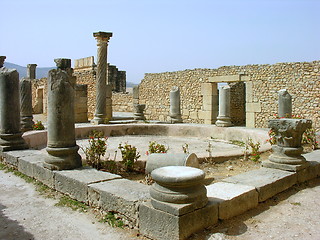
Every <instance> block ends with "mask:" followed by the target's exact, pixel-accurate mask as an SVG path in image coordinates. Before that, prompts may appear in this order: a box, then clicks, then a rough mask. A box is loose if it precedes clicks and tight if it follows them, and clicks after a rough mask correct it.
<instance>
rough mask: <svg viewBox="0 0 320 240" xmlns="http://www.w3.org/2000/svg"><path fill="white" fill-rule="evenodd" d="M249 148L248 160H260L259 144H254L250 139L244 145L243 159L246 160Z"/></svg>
mask: <svg viewBox="0 0 320 240" xmlns="http://www.w3.org/2000/svg"><path fill="white" fill-rule="evenodd" d="M249 147H250V148H251V154H249V155H250V160H251V161H254V162H257V161H258V160H259V159H260V152H259V149H260V142H257V143H254V142H253V141H252V139H251V138H248V140H247V142H246V145H245V151H244V158H245V159H247V158H248V152H247V151H248V150H249Z"/></svg>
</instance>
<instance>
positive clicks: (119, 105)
mask: <svg viewBox="0 0 320 240" xmlns="http://www.w3.org/2000/svg"><path fill="white" fill-rule="evenodd" d="M132 100H133V96H132V93H116V92H113V93H112V110H113V112H133V101H132Z"/></svg>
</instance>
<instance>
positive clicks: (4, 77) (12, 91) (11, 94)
mask: <svg viewBox="0 0 320 240" xmlns="http://www.w3.org/2000/svg"><path fill="white" fill-rule="evenodd" d="M4 60H5V57H3V56H2V57H1V58H0V66H1V68H0V114H1V117H0V150H1V151H11V150H19V149H26V148H28V145H27V144H26V143H25V141H24V139H23V138H22V132H21V129H20V96H19V73H18V72H17V71H16V70H15V69H7V68H4V67H2V66H3V62H4Z"/></svg>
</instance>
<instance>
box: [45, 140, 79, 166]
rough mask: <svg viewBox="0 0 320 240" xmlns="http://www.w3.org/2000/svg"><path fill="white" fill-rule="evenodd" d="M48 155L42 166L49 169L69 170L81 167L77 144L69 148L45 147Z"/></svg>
mask: <svg viewBox="0 0 320 240" xmlns="http://www.w3.org/2000/svg"><path fill="white" fill-rule="evenodd" d="M46 150H47V152H48V156H47V157H46V159H45V162H44V163H43V166H44V167H45V168H47V169H50V170H58V171H60V170H71V169H75V168H80V167H82V161H81V156H80V155H79V154H78V150H79V146H77V145H76V146H74V147H69V148H50V147H47V148H46Z"/></svg>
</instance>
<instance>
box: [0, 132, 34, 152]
mask: <svg viewBox="0 0 320 240" xmlns="http://www.w3.org/2000/svg"><path fill="white" fill-rule="evenodd" d="M28 148H29V146H28V144H27V143H26V142H25V141H24V139H23V138H22V132H20V133H13V134H0V151H2V152H6V151H12V150H23V149H28Z"/></svg>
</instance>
